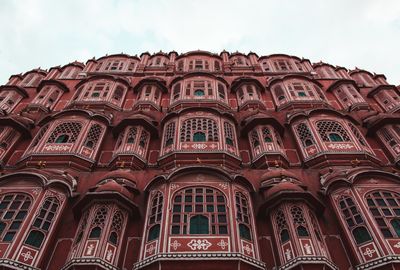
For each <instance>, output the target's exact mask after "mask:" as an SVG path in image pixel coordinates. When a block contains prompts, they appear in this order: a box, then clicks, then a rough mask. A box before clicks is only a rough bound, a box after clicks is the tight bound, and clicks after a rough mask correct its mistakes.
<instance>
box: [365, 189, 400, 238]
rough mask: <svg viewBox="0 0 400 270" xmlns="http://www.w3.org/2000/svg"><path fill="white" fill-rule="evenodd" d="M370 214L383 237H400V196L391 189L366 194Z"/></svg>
mask: <svg viewBox="0 0 400 270" xmlns="http://www.w3.org/2000/svg"><path fill="white" fill-rule="evenodd" d="M366 199H367V204H368V207H369V211H370V212H371V215H372V216H373V217H374V219H375V221H376V223H377V224H378V227H379V229H380V230H381V232H382V234H383V236H384V237H385V238H399V237H400V196H399V194H397V193H394V192H391V191H375V192H372V193H369V194H368V195H367V196H366Z"/></svg>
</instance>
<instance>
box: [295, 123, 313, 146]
mask: <svg viewBox="0 0 400 270" xmlns="http://www.w3.org/2000/svg"><path fill="white" fill-rule="evenodd" d="M296 131H297V136H298V138H299V139H300V141H301V143H302V144H303V146H304V147H307V146H311V145H313V144H315V140H314V137H313V135H312V133H311V131H310V129H309V128H308V126H307V125H306V124H305V123H300V124H299V125H298V126H297V127H296Z"/></svg>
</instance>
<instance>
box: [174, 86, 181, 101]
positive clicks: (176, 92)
mask: <svg viewBox="0 0 400 270" xmlns="http://www.w3.org/2000/svg"><path fill="white" fill-rule="evenodd" d="M180 95H181V84H180V83H177V84H175V86H174V90H173V92H172V100H177V99H179V97H180Z"/></svg>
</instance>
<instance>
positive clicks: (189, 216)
mask: <svg viewBox="0 0 400 270" xmlns="http://www.w3.org/2000/svg"><path fill="white" fill-rule="evenodd" d="M399 90H400V88H399V87H398V86H396V85H392V84H389V83H388V82H387V81H386V78H385V76H384V75H380V74H372V73H370V72H368V71H365V70H361V69H355V70H347V69H346V68H343V67H338V66H332V65H330V64H326V63H322V62H320V63H314V64H312V63H311V62H310V61H309V60H307V59H304V58H303V59H300V58H298V57H295V56H289V55H283V54H275V55H269V56H261V57H259V56H258V55H257V54H255V53H249V54H247V55H245V54H242V53H238V52H236V53H228V52H226V51H223V52H221V53H220V54H213V53H210V52H206V51H193V52H188V53H183V54H178V53H176V52H170V53H168V54H166V53H162V52H160V53H156V54H149V53H143V54H142V55H141V56H140V57H137V56H129V55H125V54H117V55H108V56H104V57H101V58H99V59H90V60H88V61H87V62H86V64H83V63H80V62H73V63H70V64H67V65H64V66H57V67H53V68H50V69H49V70H41V69H34V70H31V71H29V72H26V73H24V74H19V75H13V76H11V77H10V80H9V82H8V83H6V84H5V85H2V86H0V108H1V111H0V166H1V171H0V269H55V270H58V269H63V270H78V269H112V270H117V269H121V270H136V269H163V270H164V269H188V268H190V269H221V270H223V269H271V270H272V269H282V270H283V269H305V270H314V269H400V175H399V169H400V168H399V166H400V112H399V111H400V91H399Z"/></svg>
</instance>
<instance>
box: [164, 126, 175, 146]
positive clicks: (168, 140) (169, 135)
mask: <svg viewBox="0 0 400 270" xmlns="http://www.w3.org/2000/svg"><path fill="white" fill-rule="evenodd" d="M174 138H175V122H172V123H169V124H168V125H167V127H166V129H165V135H164V145H165V146H169V145H172V144H174Z"/></svg>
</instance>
